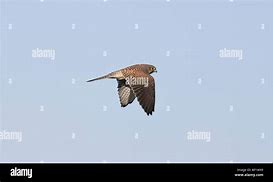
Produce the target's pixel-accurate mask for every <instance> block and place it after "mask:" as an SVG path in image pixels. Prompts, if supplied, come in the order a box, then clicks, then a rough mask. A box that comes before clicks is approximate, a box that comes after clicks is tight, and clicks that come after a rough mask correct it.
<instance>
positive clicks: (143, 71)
mask: <svg viewBox="0 0 273 182" xmlns="http://www.w3.org/2000/svg"><path fill="white" fill-rule="evenodd" d="M154 72H157V70H156V67H155V66H153V65H149V64H136V65H132V66H129V67H126V68H123V69H120V70H117V71H114V72H111V73H109V74H107V75H104V76H101V77H98V78H95V79H92V80H88V81H87V82H92V81H96V80H102V79H107V78H110V79H116V80H117V82H118V87H117V88H118V95H119V100H120V104H121V107H126V106H127V105H128V104H131V103H132V102H133V101H134V99H135V98H137V100H138V102H139V104H140V105H141V106H142V108H143V110H144V111H145V112H146V113H147V115H148V116H149V115H152V113H153V112H154V110H155V81H154V78H153V77H152V76H151V75H150V74H152V73H154Z"/></svg>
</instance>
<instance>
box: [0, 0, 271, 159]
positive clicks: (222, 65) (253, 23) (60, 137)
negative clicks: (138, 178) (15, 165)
mask: <svg viewBox="0 0 273 182" xmlns="http://www.w3.org/2000/svg"><path fill="white" fill-rule="evenodd" d="M0 10H1V65H0V66H1V100H0V101H1V102H0V103H1V118H0V119H1V120H0V127H1V131H3V130H5V131H20V132H22V136H23V138H22V142H21V143H18V142H16V141H13V140H0V143H1V144H0V161H1V162H10V161H24V162H39V161H45V162H101V161H109V162H166V161H170V162H229V161H235V162H236V161H237V162H247V161H252V162H265V161H271V162H272V160H273V157H272V153H273V142H272V138H273V136H272V130H273V124H272V121H273V112H272V111H273V110H272V108H273V74H272V69H273V59H272V58H273V56H272V47H273V36H272V33H273V23H272V22H273V21H272V17H273V2H272V1H270V0H268V1H266V0H264V1H254V0H253V1H248V0H244V1H241V0H234V2H230V1H229V0H221V1H216V0H215V1H214V0H195V1H190V0H184V1H183V0H181V1H179V0H171V1H170V2H166V1H165V0H145V1H144V0H139V1H136V0H132V1H125V0H115V1H114V0H108V1H107V2H103V0H94V1H86V0H78V1H75V0H74V1H72V0H68V1H55V0H44V1H43V2H40V1H39V0H26V1H24V2H21V1H19V0H13V1H4V0H1V9H0ZM73 24H74V25H73ZM199 24H200V25H199ZM72 27H74V29H72ZM136 27H138V28H137V29H136ZM36 48H40V49H54V50H55V52H56V58H55V60H53V61H52V60H50V59H48V58H33V57H32V50H33V49H36ZM224 48H226V49H238V50H242V52H243V60H241V61H238V60H237V59H236V58H220V57H219V50H220V49H224ZM104 51H106V52H107V56H103V52H104ZM167 51H169V56H166V54H167ZM135 63H149V64H153V65H155V66H156V67H157V70H158V73H155V74H153V76H154V78H155V80H156V108H155V110H156V111H155V113H154V114H153V115H152V116H149V117H148V116H147V115H146V114H145V113H144V112H143V110H142V108H141V107H140V106H139V104H138V103H137V102H136V100H135V101H134V103H133V104H130V105H129V106H127V107H126V108H121V107H120V103H119V99H118V94H117V88H116V87H117V83H116V81H115V80H102V81H97V82H92V83H86V82H85V81H86V80H88V79H91V78H94V77H97V76H102V75H104V74H106V73H108V72H111V71H115V70H117V69H120V68H123V67H126V66H129V65H132V64H135ZM72 79H73V80H74V84H72ZM200 80H201V81H200ZM10 82H12V83H11V84H10ZM41 106H42V107H43V109H44V111H40V110H41ZM105 108H106V111H105ZM231 108H233V110H232V109H231ZM192 130H194V131H200V132H210V135H211V141H210V142H206V141H204V140H188V139H187V132H189V131H192Z"/></svg>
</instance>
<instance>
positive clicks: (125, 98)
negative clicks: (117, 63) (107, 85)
mask: <svg viewBox="0 0 273 182" xmlns="http://www.w3.org/2000/svg"><path fill="white" fill-rule="evenodd" d="M117 81H118V95H119V100H120V104H121V107H126V106H127V105H128V104H131V103H132V102H133V101H134V99H135V94H134V92H133V90H132V89H131V87H130V86H129V85H127V84H126V82H125V80H117Z"/></svg>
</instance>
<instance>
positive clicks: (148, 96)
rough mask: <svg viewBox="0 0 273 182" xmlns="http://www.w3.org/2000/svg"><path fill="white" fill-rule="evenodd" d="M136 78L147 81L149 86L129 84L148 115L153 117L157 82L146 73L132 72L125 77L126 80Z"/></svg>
mask: <svg viewBox="0 0 273 182" xmlns="http://www.w3.org/2000/svg"><path fill="white" fill-rule="evenodd" d="M126 76H127V77H126ZM128 77H131V78H135V80H137V79H138V78H140V79H147V81H148V82H147V85H145V84H136V83H131V82H129V85H130V87H131V89H132V90H133V92H134V94H135V96H136V97H137V100H138V102H139V104H140V105H141V106H142V108H143V109H144V111H145V112H146V113H147V115H152V113H153V112H154V110H155V81H154V78H153V77H152V76H151V75H149V74H146V73H144V72H140V71H137V72H131V73H129V74H128V75H125V78H128Z"/></svg>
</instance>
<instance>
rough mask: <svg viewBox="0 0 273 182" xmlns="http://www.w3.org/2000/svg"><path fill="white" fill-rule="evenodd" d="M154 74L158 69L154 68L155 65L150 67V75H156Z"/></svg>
mask: <svg viewBox="0 0 273 182" xmlns="http://www.w3.org/2000/svg"><path fill="white" fill-rule="evenodd" d="M154 72H157V70H156V67H155V66H153V65H150V66H149V74H152V73H154Z"/></svg>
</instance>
